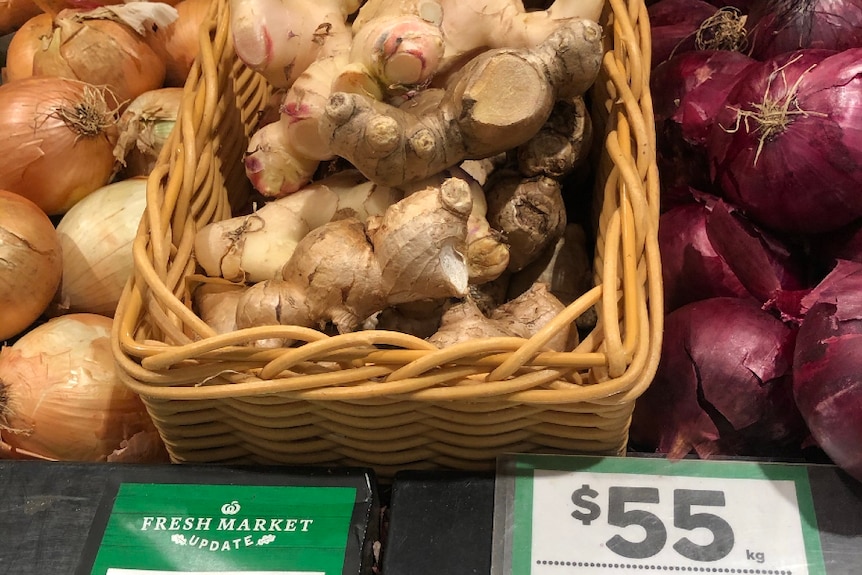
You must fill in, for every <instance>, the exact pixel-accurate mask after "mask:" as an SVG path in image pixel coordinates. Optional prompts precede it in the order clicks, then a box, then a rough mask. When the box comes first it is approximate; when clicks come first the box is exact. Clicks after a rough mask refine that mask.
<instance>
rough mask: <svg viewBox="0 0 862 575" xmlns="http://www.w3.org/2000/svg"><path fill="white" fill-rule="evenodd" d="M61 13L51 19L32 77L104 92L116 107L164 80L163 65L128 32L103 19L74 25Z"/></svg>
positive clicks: (70, 13) (69, 15) (70, 16)
mask: <svg viewBox="0 0 862 575" xmlns="http://www.w3.org/2000/svg"><path fill="white" fill-rule="evenodd" d="M78 12H81V11H80V10H74V9H66V10H63V11H61V12H60V13H59V14H58V15H57V17H56V18H55V19H54V32H53V35H52V37H51V41H50V43H49V44H48V45H47V47H46V48H45V49H43V50H39V51H38V52H36V54H35V55H34V57H33V73H34V74H36V75H42V76H57V77H60V78H70V79H74V80H80V81H82V82H87V83H89V84H92V85H94V86H106V87H107V89H108V90H109V91H110V92H111V94H112V95H113V96H114V98H116V100H117V102H119V103H120V104H121V105H126V104H128V103H129V102H131V101H132V100H134V99H135V98H136V97H138V96H140V95H141V94H143V93H144V92H146V91H148V90H155V89H156V88H160V87H161V86H162V84H163V82H164V80H165V62H164V60H163V59H162V58H161V57H160V56H159V55H158V54H157V53H156V51H155V50H153V48H152V47H151V46H150V45H149V44H148V43H147V40H146V38H145V37H143V36H141V35H140V34H138V33H137V32H135V31H134V30H133V29H132V28H130V27H128V26H126V25H125V24H122V23H120V22H115V21H113V20H107V19H92V20H86V21H84V22H77V21H75V20H74V18H73V17H74V15H75V14H76V13H78Z"/></svg>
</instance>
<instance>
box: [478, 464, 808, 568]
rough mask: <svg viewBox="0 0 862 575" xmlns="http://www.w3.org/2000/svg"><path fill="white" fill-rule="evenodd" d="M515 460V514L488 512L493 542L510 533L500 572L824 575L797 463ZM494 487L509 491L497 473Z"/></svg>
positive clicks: (499, 555) (500, 552) (511, 497)
mask: <svg viewBox="0 0 862 575" xmlns="http://www.w3.org/2000/svg"><path fill="white" fill-rule="evenodd" d="M515 461H516V463H517V464H520V467H517V466H516V467H515V468H514V473H513V474H512V477H511V481H509V485H510V486H511V487H513V489H512V490H511V491H510V492H509V493H508V494H507V497H508V501H509V503H510V508H511V510H512V513H511V514H509V515H508V516H504V515H503V514H501V511H500V509H499V508H498V509H497V513H496V516H495V535H496V534H497V531H498V527H503V525H505V526H506V527H505V533H506V538H505V541H506V544H505V545H503V546H501V547H500V548H499V549H497V550H496V552H495V563H496V565H495V570H494V573H495V575H510V574H511V575H569V574H574V573H577V574H578V575H628V574H631V573H639V572H644V571H649V572H651V573H656V574H668V573H692V574H694V573H704V574H706V573H710V574H728V575H729V574H736V575H823V573H825V571H824V567H823V558H822V552H821V550H820V540H819V536H818V531H817V528H816V525H815V524H814V518H813V506H812V503H811V492H810V487H809V486H808V482H807V475H806V473H805V468H804V467H803V466H791V465H775V464H768V465H767V466H766V467H764V466H763V465H760V464H756V463H747V462H703V461H691V460H685V461H679V462H669V461H667V460H664V459H654V458H648V459H636V458H590V457H552V456H546V457H541V456H534V457H530V456H523V457H521V456H518V457H517V458H516V460H515ZM498 483H501V484H502V485H505V484H506V481H505V480H504V481H502V482H501V479H500V474H499V473H498ZM505 499H506V498H503V500H505ZM500 501H501V498H500V496H499V489H498V503H499V502H500ZM507 517H508V519H507ZM496 539H497V538H496V537H495V540H496ZM501 565H503V566H505V569H502V570H501V569H500V566H501Z"/></svg>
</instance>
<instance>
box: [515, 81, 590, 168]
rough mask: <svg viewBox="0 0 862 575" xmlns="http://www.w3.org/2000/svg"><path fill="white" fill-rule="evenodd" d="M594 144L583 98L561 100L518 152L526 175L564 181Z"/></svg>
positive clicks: (519, 163)
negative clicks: (562, 179)
mask: <svg viewBox="0 0 862 575" xmlns="http://www.w3.org/2000/svg"><path fill="white" fill-rule="evenodd" d="M592 143H593V124H592V120H591V119H590V113H589V110H588V109H587V105H586V103H585V102H584V98H583V97H582V96H576V97H574V98H572V99H571V100H560V101H558V102H557V103H556V104H555V105H554V109H553V110H552V111H551V115H550V117H548V121H547V122H545V125H544V126H542V129H541V130H539V132H538V133H537V134H536V135H535V136H533V137H532V138H531V139H530V140H529V141H527V142H526V143H524V144H522V145H521V146H519V147H518V148H517V149H516V150H515V155H516V157H517V162H518V171H520V172H521V173H522V174H524V175H525V176H548V177H549V178H562V177H563V176H565V175H566V174H568V173H569V172H571V171H572V170H574V169H575V168H576V167H577V166H579V165H580V164H581V163H582V162H583V160H584V159H585V158H586V157H587V154H588V153H589V150H590V146H591V145H592Z"/></svg>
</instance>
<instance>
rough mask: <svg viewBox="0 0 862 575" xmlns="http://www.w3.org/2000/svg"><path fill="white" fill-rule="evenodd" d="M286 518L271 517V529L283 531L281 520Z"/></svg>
mask: <svg viewBox="0 0 862 575" xmlns="http://www.w3.org/2000/svg"><path fill="white" fill-rule="evenodd" d="M282 521H284V519H270V520H269V531H281V522H282Z"/></svg>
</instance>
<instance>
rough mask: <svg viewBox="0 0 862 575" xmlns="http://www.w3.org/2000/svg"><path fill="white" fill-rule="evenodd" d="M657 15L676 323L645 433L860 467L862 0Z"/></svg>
mask: <svg viewBox="0 0 862 575" xmlns="http://www.w3.org/2000/svg"><path fill="white" fill-rule="evenodd" d="M728 4H730V3H728ZM648 9H649V12H650V16H651V24H652V28H651V33H652V35H653V39H654V46H655V51H654V54H653V56H654V58H653V62H652V66H653V69H652V75H651V82H652V84H651V85H652V94H653V99H654V104H655V108H654V109H655V118H656V132H657V134H656V135H657V154H658V164H659V168H660V173H661V176H662V215H661V217H660V221H659V244H660V247H661V253H662V269H663V274H662V275H663V278H662V279H663V286H664V292H665V313H666V318H665V322H666V323H665V333H664V339H663V346H662V355H661V361H660V365H659V368H658V372H657V374H656V377H655V379H654V381H653V382H652V384H651V386H650V388H649V389H648V390H647V391H646V392H645V394H644V395H643V396H642V397H641V398H640V399H639V401H638V403H637V405H636V408H635V411H634V415H633V420H632V427H631V435H630V438H631V442H632V445H633V446H636V448H637V449H641V450H646V451H653V450H655V451H658V452H660V453H664V454H667V455H668V456H670V457H683V456H685V455H688V454H696V455H698V456H700V457H715V456H723V457H727V456H731V457H732V456H753V457H786V458H804V457H809V456H811V455H810V453H811V450H812V449H815V450H822V452H823V453H825V456H826V458H825V459H826V460H829V459H831V460H832V461H833V462H835V463H836V464H838V465H839V466H841V467H842V468H844V469H845V470H846V471H847V472H849V473H850V474H852V475H853V476H854V477H855V478H857V479H862V451H860V447H859V445H860V439H862V432H860V429H859V425H858V419H859V418H858V416H857V413H858V411H859V409H860V408H862V340H860V339H859V333H860V332H859V318H860V309H862V289H860V287H862V286H860V284H859V281H858V278H859V277H860V274H862V251H860V242H859V238H860V237H862V234H860V230H862V227H860V225H862V171H860V170H862V141H860V138H859V126H860V125H862V106H860V103H862V36H860V32H859V31H860V29H862V28H860V24H862V5H860V4H859V3H858V2H842V3H831V2H821V1H818V0H814V1H811V2H792V1H787V0H751V1H750V2H736V3H733V5H724V4H723V3H716V4H712V3H708V2H703V1H700V0H658V1H657V2H654V3H652V4H650V5H649V8H648ZM815 454H816V451H815ZM815 457H818V456H817V455H815Z"/></svg>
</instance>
